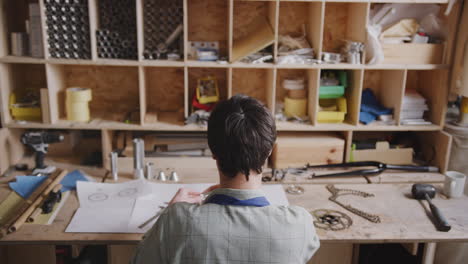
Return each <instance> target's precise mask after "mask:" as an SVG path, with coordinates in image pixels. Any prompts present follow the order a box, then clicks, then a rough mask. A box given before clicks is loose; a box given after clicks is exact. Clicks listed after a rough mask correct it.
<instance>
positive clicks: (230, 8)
mask: <svg viewBox="0 0 468 264" xmlns="http://www.w3.org/2000/svg"><path fill="white" fill-rule="evenodd" d="M227 1H228V2H229V3H228V15H227V20H228V22H227V23H228V47H227V49H228V60H229V61H232V46H233V44H234V0H227ZM229 97H230V96H229Z"/></svg>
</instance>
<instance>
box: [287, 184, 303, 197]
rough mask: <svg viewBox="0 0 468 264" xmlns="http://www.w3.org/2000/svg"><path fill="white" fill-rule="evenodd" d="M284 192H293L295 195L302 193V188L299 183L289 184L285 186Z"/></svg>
mask: <svg viewBox="0 0 468 264" xmlns="http://www.w3.org/2000/svg"><path fill="white" fill-rule="evenodd" d="M286 192H287V193H289V194H295V195H298V194H303V193H304V188H302V187H301V186H299V185H294V184H291V185H289V186H288V187H287V188H286Z"/></svg>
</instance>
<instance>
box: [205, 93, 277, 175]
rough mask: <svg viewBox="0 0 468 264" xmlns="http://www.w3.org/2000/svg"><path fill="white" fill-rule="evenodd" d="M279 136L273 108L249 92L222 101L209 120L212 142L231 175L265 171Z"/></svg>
mask: <svg viewBox="0 0 468 264" xmlns="http://www.w3.org/2000/svg"><path fill="white" fill-rule="evenodd" d="M275 140H276V126H275V120H274V118H273V116H272V115H271V113H270V110H268V109H267V108H266V107H265V106H264V105H263V104H261V103H260V102H259V101H257V100H255V99H253V98H251V97H248V96H245V95H235V96H233V97H231V98H230V99H229V100H226V101H222V102H220V103H218V105H217V106H216V107H215V109H214V110H213V112H212V113H211V116H210V119H209V121H208V145H209V146H210V149H211V152H212V153H213V155H214V156H215V157H216V159H217V161H218V166H219V169H220V171H221V172H222V173H223V174H224V175H226V176H228V177H232V178H233V177H235V176H236V175H237V174H238V173H243V174H245V176H246V178H247V180H249V174H250V171H251V170H252V171H255V172H256V173H261V172H262V166H263V164H264V163H265V161H266V159H267V158H268V156H269V155H270V153H271V150H272V149H273V145H274V144H275Z"/></svg>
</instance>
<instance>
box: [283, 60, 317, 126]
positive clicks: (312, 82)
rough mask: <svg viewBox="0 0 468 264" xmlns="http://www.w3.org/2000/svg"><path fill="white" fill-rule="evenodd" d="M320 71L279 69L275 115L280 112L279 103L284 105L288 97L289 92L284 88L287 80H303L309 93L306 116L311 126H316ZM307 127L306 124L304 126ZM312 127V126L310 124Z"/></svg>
mask: <svg viewBox="0 0 468 264" xmlns="http://www.w3.org/2000/svg"><path fill="white" fill-rule="evenodd" d="M318 78H319V70H317V69H278V70H277V77H276V92H275V98H276V100H275V113H276V112H277V111H278V109H277V108H278V107H279V106H278V103H279V102H281V103H282V104H283V105H284V100H285V98H286V97H287V93H288V91H287V90H286V89H285V88H284V87H283V82H284V80H285V79H303V80H304V86H305V90H306V92H307V95H306V98H307V107H306V114H307V116H308V117H309V120H310V122H311V124H315V123H314V120H315V116H316V110H315V109H316V105H315V102H316V101H317V99H316V97H317V89H318ZM304 125H306V124H304ZM309 125H310V124H309Z"/></svg>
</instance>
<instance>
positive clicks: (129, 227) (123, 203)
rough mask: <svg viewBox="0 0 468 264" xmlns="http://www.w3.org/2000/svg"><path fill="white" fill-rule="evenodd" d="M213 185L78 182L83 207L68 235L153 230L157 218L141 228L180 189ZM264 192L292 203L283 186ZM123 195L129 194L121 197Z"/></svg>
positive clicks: (273, 199)
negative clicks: (73, 233) (70, 233)
mask: <svg viewBox="0 0 468 264" xmlns="http://www.w3.org/2000/svg"><path fill="white" fill-rule="evenodd" d="M211 185H213V184H160V183H151V182H147V181H145V180H135V181H131V182H126V183H117V184H115V183H112V184H104V183H88V182H78V187H77V190H78V198H79V200H80V206H81V207H80V208H79V209H78V210H77V211H76V213H75V215H74V216H73V219H72V221H71V222H70V224H69V225H68V227H67V229H66V232H78V233H145V232H147V231H148V230H149V229H151V227H152V226H153V225H154V223H155V222H156V219H154V220H153V221H151V222H150V223H149V224H147V225H146V226H145V227H144V228H139V226H140V225H141V224H142V223H144V222H146V221H147V220H148V219H150V218H151V217H153V216H154V215H155V214H157V213H158V212H159V211H160V210H161V207H166V206H167V203H168V202H169V201H170V200H171V199H172V197H173V196H174V195H175V193H176V192H177V191H178V190H179V188H182V187H186V188H190V189H192V190H194V191H198V192H203V191H204V190H206V189H207V188H208V187H210V186H211ZM262 189H263V191H264V192H265V196H266V198H267V200H268V201H269V202H270V203H271V204H273V205H288V204H289V203H288V199H287V197H286V194H285V192H284V189H283V186H281V185H280V184H275V185H264V186H263V187H262ZM130 190H131V191H130ZM122 192H125V194H126V195H121V194H122ZM119 194H120V195H119ZM127 194H128V195H127ZM90 197H91V198H90ZM97 198H99V199H97ZM104 198H105V199H104Z"/></svg>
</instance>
